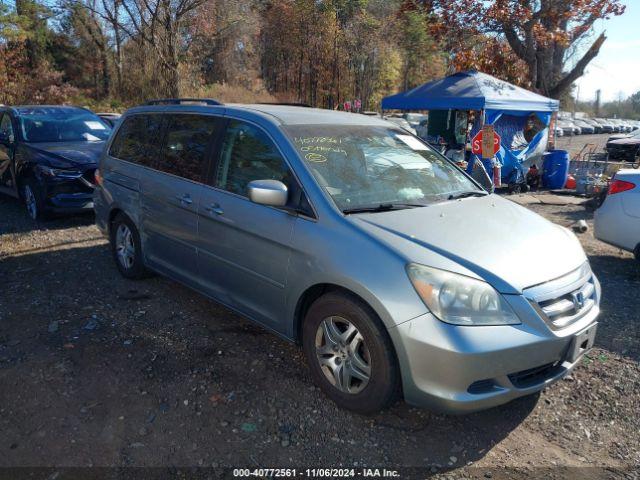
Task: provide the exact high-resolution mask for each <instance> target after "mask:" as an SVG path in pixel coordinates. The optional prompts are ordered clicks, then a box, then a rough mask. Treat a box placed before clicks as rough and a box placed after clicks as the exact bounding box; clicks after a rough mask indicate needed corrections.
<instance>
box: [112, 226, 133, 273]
mask: <svg viewBox="0 0 640 480" xmlns="http://www.w3.org/2000/svg"><path fill="white" fill-rule="evenodd" d="M116 254H117V256H118V261H119V262H120V265H122V266H123V267H124V268H125V269H127V270H128V269H130V268H131V267H132V266H133V262H134V261H135V256H136V248H135V245H134V243H133V234H132V233H131V229H129V227H128V226H127V225H125V224H124V223H121V224H120V225H118V229H117V230H116Z"/></svg>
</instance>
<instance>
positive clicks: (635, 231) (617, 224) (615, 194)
mask: <svg viewBox="0 0 640 480" xmlns="http://www.w3.org/2000/svg"><path fill="white" fill-rule="evenodd" d="M594 233H595V236H596V238H598V239H600V240H602V241H603V242H606V243H609V244H611V245H614V246H616V247H619V248H622V249H623V250H627V251H629V252H633V253H634V254H635V256H636V259H638V260H640V171H638V170H631V169H625V170H618V172H617V173H616V174H615V175H614V177H613V179H612V181H611V184H610V185H609V191H608V193H607V196H606V198H605V200H604V203H603V204H602V205H601V206H600V208H598V209H597V210H596V212H595V223H594Z"/></svg>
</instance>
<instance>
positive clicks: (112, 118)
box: [96, 112, 122, 128]
mask: <svg viewBox="0 0 640 480" xmlns="http://www.w3.org/2000/svg"><path fill="white" fill-rule="evenodd" d="M96 115H98V116H99V117H100V118H101V119H102V120H104V121H105V123H108V124H109V125H110V126H111V128H113V127H114V126H115V125H116V122H117V121H118V120H119V119H120V117H121V116H122V115H121V114H119V113H107V112H101V113H96Z"/></svg>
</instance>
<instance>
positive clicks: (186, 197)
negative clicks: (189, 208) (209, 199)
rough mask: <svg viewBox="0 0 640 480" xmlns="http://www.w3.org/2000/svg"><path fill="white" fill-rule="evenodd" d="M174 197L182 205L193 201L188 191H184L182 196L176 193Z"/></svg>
mask: <svg viewBox="0 0 640 480" xmlns="http://www.w3.org/2000/svg"><path fill="white" fill-rule="evenodd" d="M176 198H177V199H178V201H179V202H180V203H182V204H183V205H191V204H192V203H193V200H191V195H189V194H188V193H185V194H184V195H182V196H181V195H176Z"/></svg>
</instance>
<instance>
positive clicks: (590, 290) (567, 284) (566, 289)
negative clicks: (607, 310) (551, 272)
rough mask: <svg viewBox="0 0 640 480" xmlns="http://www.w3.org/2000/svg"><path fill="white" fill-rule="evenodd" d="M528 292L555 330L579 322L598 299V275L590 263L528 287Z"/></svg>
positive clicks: (537, 308) (531, 300) (529, 297)
mask: <svg viewBox="0 0 640 480" xmlns="http://www.w3.org/2000/svg"><path fill="white" fill-rule="evenodd" d="M524 295H525V297H526V298H527V299H528V300H529V301H530V302H531V303H532V304H533V306H534V307H535V308H536V310H537V311H538V313H540V315H541V316H542V318H543V319H544V320H545V321H546V322H547V324H548V325H549V326H550V327H551V328H553V329H555V330H558V329H561V328H565V327H568V326H569V325H571V324H572V323H574V322H576V321H577V320H579V319H580V318H582V317H583V316H584V315H585V314H586V313H588V312H589V311H590V310H591V309H592V308H593V307H594V306H595V305H596V303H597V298H596V284H595V278H594V276H593V273H592V272H591V268H590V267H589V264H588V263H585V264H584V265H583V266H582V267H580V268H579V269H577V270H575V271H573V272H571V273H570V274H568V275H565V276H564V277H561V278H559V279H556V280H553V281H551V282H547V283H544V284H542V285H537V286H535V287H532V288H529V289H526V290H525V291H524Z"/></svg>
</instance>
